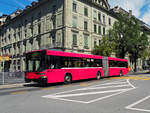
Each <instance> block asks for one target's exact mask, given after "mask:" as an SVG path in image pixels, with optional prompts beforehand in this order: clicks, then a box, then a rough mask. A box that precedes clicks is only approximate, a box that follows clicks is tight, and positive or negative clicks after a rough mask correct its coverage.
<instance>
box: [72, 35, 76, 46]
mask: <svg viewBox="0 0 150 113" xmlns="http://www.w3.org/2000/svg"><path fill="white" fill-rule="evenodd" d="M72 37H73V42H72V43H73V46H77V35H76V34H73V36H72Z"/></svg>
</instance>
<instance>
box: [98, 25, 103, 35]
mask: <svg viewBox="0 0 150 113" xmlns="http://www.w3.org/2000/svg"><path fill="white" fill-rule="evenodd" d="M101 33H102V32H101V26H98V34H100V35H101Z"/></svg>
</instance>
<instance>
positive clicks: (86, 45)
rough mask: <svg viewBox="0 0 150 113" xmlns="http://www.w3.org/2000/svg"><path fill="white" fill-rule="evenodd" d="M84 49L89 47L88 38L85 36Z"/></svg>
mask: <svg viewBox="0 0 150 113" xmlns="http://www.w3.org/2000/svg"><path fill="white" fill-rule="evenodd" d="M84 47H88V36H87V35H84Z"/></svg>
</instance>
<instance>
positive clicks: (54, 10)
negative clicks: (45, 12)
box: [53, 5, 56, 13]
mask: <svg viewBox="0 0 150 113" xmlns="http://www.w3.org/2000/svg"><path fill="white" fill-rule="evenodd" d="M55 12H56V5H53V13H55Z"/></svg>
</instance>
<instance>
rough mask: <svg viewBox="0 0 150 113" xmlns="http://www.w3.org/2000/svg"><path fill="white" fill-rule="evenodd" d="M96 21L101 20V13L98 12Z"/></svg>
mask: <svg viewBox="0 0 150 113" xmlns="http://www.w3.org/2000/svg"><path fill="white" fill-rule="evenodd" d="M98 21H101V13H98Z"/></svg>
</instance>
